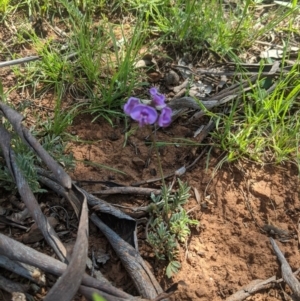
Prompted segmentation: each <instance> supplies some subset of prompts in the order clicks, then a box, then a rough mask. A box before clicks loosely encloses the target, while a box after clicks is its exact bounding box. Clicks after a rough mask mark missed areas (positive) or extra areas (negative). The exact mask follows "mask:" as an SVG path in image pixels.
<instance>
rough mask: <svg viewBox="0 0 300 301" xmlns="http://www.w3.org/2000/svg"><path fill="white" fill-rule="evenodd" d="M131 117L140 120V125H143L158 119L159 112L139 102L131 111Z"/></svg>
mask: <svg viewBox="0 0 300 301" xmlns="http://www.w3.org/2000/svg"><path fill="white" fill-rule="evenodd" d="M130 117H131V118H132V119H133V120H135V121H138V122H139V126H140V127H142V126H144V125H147V124H153V123H155V122H156V120H157V112H156V110H155V109H154V108H152V107H150V106H147V105H144V104H138V105H136V106H135V107H134V108H133V110H132V111H131V113H130Z"/></svg>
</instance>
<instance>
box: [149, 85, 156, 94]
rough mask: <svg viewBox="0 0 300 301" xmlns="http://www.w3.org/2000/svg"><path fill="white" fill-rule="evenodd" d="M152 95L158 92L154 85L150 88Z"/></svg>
mask: <svg viewBox="0 0 300 301" xmlns="http://www.w3.org/2000/svg"><path fill="white" fill-rule="evenodd" d="M149 92H150V95H151V96H154V95H156V94H157V93H158V91H157V89H156V88H155V87H152V88H150V89H149Z"/></svg>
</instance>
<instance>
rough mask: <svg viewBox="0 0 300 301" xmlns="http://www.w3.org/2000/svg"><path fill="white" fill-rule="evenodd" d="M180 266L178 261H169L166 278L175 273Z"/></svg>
mask: <svg viewBox="0 0 300 301" xmlns="http://www.w3.org/2000/svg"><path fill="white" fill-rule="evenodd" d="M180 268H181V264H180V262H179V261H176V260H174V261H170V263H169V264H168V266H167V269H166V275H167V277H168V278H171V277H172V276H173V275H174V274H177V273H178V271H179V269H180Z"/></svg>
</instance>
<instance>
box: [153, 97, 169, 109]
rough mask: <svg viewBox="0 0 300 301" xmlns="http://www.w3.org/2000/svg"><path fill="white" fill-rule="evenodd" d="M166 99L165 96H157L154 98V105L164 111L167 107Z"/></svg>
mask: <svg viewBox="0 0 300 301" xmlns="http://www.w3.org/2000/svg"><path fill="white" fill-rule="evenodd" d="M165 99H166V97H165V95H163V94H156V95H153V96H152V100H153V104H154V106H155V107H156V108H157V109H162V108H164V107H165V106H166V104H165Z"/></svg>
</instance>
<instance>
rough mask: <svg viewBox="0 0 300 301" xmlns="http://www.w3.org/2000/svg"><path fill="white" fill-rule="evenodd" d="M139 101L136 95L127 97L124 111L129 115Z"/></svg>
mask: <svg viewBox="0 0 300 301" xmlns="http://www.w3.org/2000/svg"><path fill="white" fill-rule="evenodd" d="M139 103H140V100H139V99H138V98H136V97H129V99H128V100H127V102H126V103H125V105H124V113H125V114H126V115H129V116H130V113H131V111H132V110H133V108H134V107H135V106H136V105H138V104H139Z"/></svg>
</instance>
